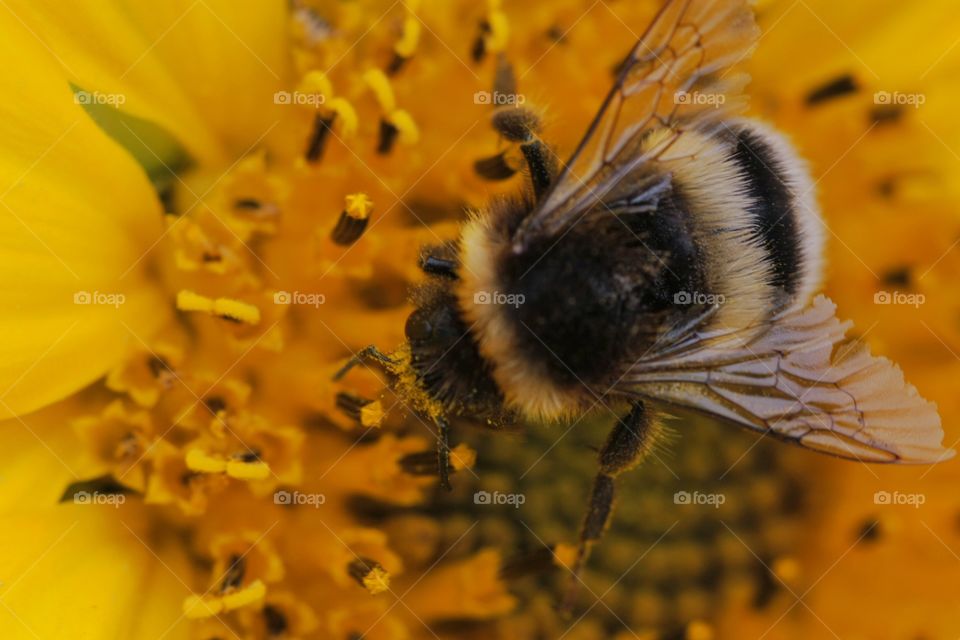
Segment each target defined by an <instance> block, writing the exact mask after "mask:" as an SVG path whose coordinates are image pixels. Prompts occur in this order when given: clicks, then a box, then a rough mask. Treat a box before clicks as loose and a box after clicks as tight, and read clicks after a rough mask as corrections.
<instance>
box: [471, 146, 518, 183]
mask: <svg viewBox="0 0 960 640" xmlns="http://www.w3.org/2000/svg"><path fill="white" fill-rule="evenodd" d="M507 151H508V150H507V149H504V150H503V151H501V152H500V153H498V154H496V155H493V156H490V157H489V158H480V159H479V160H476V161H474V163H473V170H474V171H476V172H477V175H479V176H480V177H481V178H484V179H485V180H490V181H494V182H497V181H500V180H507V179H509V178H512V177H513V176H515V175H516V173H517V169H516V168H514V167H512V166H510V163H509V162H507Z"/></svg>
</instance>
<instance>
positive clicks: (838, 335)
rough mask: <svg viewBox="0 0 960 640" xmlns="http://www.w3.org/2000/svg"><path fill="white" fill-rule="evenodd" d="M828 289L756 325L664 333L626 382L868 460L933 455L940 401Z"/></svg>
mask: <svg viewBox="0 0 960 640" xmlns="http://www.w3.org/2000/svg"><path fill="white" fill-rule="evenodd" d="M835 310H836V306H835V305H834V304H833V302H831V301H830V300H829V299H827V298H826V297H824V296H819V297H818V298H817V299H816V300H815V301H814V303H813V304H812V305H811V306H810V307H808V308H807V309H804V310H793V311H789V312H785V313H784V314H781V315H779V316H777V317H775V318H774V319H773V320H771V321H769V323H768V324H767V325H766V326H765V327H763V328H762V329H761V330H759V331H757V330H756V329H757V328H756V327H754V328H753V330H752V331H748V330H726V331H724V330H714V331H713V332H712V333H711V332H704V331H703V330H702V328H701V327H700V326H697V325H703V324H705V322H695V323H693V326H687V327H685V328H683V329H679V330H674V331H671V332H668V333H666V334H664V335H663V336H662V337H661V339H660V340H658V342H657V344H656V345H655V346H654V348H653V349H651V350H650V352H649V353H647V354H646V355H645V356H644V357H643V358H641V359H640V360H639V361H638V362H636V363H635V364H634V365H633V366H632V367H631V368H630V370H629V371H628V372H627V373H626V375H625V376H624V378H623V380H622V382H621V385H623V387H622V389H621V390H622V391H625V392H627V393H631V394H637V395H640V396H642V397H645V398H648V399H651V400H653V401H657V402H663V403H667V404H671V405H676V406H679V407H685V408H689V409H694V410H696V411H700V412H703V413H706V414H709V415H712V416H715V417H719V418H723V419H725V420H728V421H732V422H734V423H736V424H738V425H741V426H744V427H748V428H750V429H755V430H757V431H762V432H765V433H768V434H770V435H772V436H775V437H778V438H781V439H786V440H792V441H794V442H796V443H798V444H800V445H802V446H804V447H806V448H808V449H813V450H816V451H821V452H824V453H829V454H833V455H837V456H840V457H844V458H851V459H856V460H861V461H865V462H900V463H932V462H938V461H941V460H946V459H948V458H950V457H952V456H953V455H954V453H955V452H954V451H953V450H951V449H944V448H943V446H942V445H941V441H942V439H943V431H942V429H941V428H940V417H939V416H938V415H937V409H936V406H935V405H934V404H933V403H931V402H928V401H927V400H924V399H923V398H922V397H921V396H920V395H919V394H918V393H917V390H916V389H915V388H914V387H913V386H912V385H910V384H908V383H907V382H905V381H904V379H903V373H902V372H901V371H900V369H899V368H898V367H897V366H896V365H895V364H894V363H892V362H890V361H889V360H887V359H886V358H881V357H875V356H872V355H870V352H869V350H868V349H867V347H866V345H864V344H863V343H862V342H860V341H858V340H856V339H855V338H849V337H847V336H846V332H847V329H849V327H850V325H851V323H849V322H840V321H839V320H838V319H837V317H836V315H835Z"/></svg>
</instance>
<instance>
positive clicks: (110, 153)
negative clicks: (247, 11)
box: [0, 11, 166, 417]
mask: <svg viewBox="0 0 960 640" xmlns="http://www.w3.org/2000/svg"><path fill="white" fill-rule="evenodd" d="M0 33H3V34H4V37H3V38H0V65H2V66H3V68H4V69H5V71H4V73H3V74H2V76H0V91H2V92H3V93H4V94H5V95H8V96H12V95H16V96H17V99H15V100H3V101H2V102H0V139H2V140H3V141H4V151H3V154H0V260H2V264H3V266H2V269H0V273H2V274H3V275H2V276H0V336H2V337H0V417H7V416H10V415H12V414H19V413H24V412H27V411H31V410H33V409H36V408H38V407H41V406H43V405H45V404H48V403H50V402H52V401H55V400H58V399H60V398H63V397H65V396H66V395H68V394H70V393H72V392H74V391H76V390H77V389H79V388H81V387H83V386H84V385H86V384H88V383H89V382H91V381H92V380H94V379H96V378H97V377H99V376H100V375H102V374H103V373H104V372H105V371H106V370H107V369H108V368H109V367H111V366H112V365H115V364H116V363H117V361H118V360H119V359H120V358H121V356H122V355H123V353H124V351H125V349H126V347H127V345H128V344H136V343H137V342H138V338H136V337H134V334H135V335H136V336H140V337H146V336H149V335H150V333H151V332H152V331H153V330H154V329H155V328H156V326H157V324H158V323H159V322H161V321H162V319H163V313H160V312H158V311H157V309H158V308H162V307H163V306H165V304H166V303H165V302H164V301H162V300H161V299H159V297H158V296H157V294H156V293H155V292H154V291H153V290H152V289H151V287H150V285H149V282H148V281H147V280H146V278H145V276H144V273H145V271H146V269H147V268H148V267H149V264H150V259H151V258H150V256H149V255H146V254H147V251H148V249H149V248H150V247H151V245H152V244H153V243H154V242H155V241H156V239H157V238H159V237H160V233H161V215H160V209H159V204H158V202H157V198H156V195H155V193H154V192H153V190H152V188H151V186H150V184H149V182H148V181H147V180H146V178H145V176H144V173H143V171H142V170H141V168H140V167H139V166H137V164H136V163H135V162H134V161H133V160H132V159H131V158H130V156H129V155H128V154H127V153H126V152H125V151H124V150H122V149H121V148H120V147H119V146H117V144H116V143H114V142H113V141H111V140H110V139H109V138H108V137H107V136H105V135H104V134H103V133H102V131H101V130H100V129H98V128H97V126H96V125H95V124H94V123H93V122H92V121H91V120H90V118H89V117H88V116H87V114H86V113H85V112H84V111H83V109H82V107H81V106H80V105H78V104H76V102H75V101H74V95H73V92H72V90H71V88H70V86H69V84H68V82H67V80H66V79H65V78H64V77H63V74H62V72H61V70H60V68H59V64H58V63H57V62H56V60H55V59H54V58H53V57H52V56H51V54H50V53H49V52H48V51H46V50H45V49H44V48H43V46H42V45H41V44H40V43H39V42H37V40H36V39H35V38H34V36H33V35H31V34H30V32H29V31H27V30H26V29H25V28H24V27H23V25H22V24H20V23H19V22H18V21H17V19H16V17H15V16H13V15H12V14H11V13H10V12H9V11H0ZM145 255H146V258H144V256H145ZM128 328H129V330H128ZM131 332H132V333H131Z"/></svg>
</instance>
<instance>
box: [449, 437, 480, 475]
mask: <svg viewBox="0 0 960 640" xmlns="http://www.w3.org/2000/svg"><path fill="white" fill-rule="evenodd" d="M476 462H477V452H476V451H474V450H473V447H471V446H470V445H468V444H466V443H463V442H461V443H460V444H458V445H457V446H455V447H454V448H453V449H451V450H450V464H451V465H453V468H454V470H455V471H463V470H464V469H471V468H473V465H475V464H476Z"/></svg>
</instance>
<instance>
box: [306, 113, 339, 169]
mask: <svg viewBox="0 0 960 640" xmlns="http://www.w3.org/2000/svg"><path fill="white" fill-rule="evenodd" d="M335 118H336V116H334V115H324V114H320V113H318V114H317V115H316V116H315V117H314V119H313V131H312V132H311V133H310V138H309V139H308V141H307V153H306V154H305V155H306V158H307V162H312V163H316V162H319V161H320V158H322V157H323V150H324V149H325V148H326V146H327V138H328V137H329V135H330V130H331V129H333V122H334V120H335Z"/></svg>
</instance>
